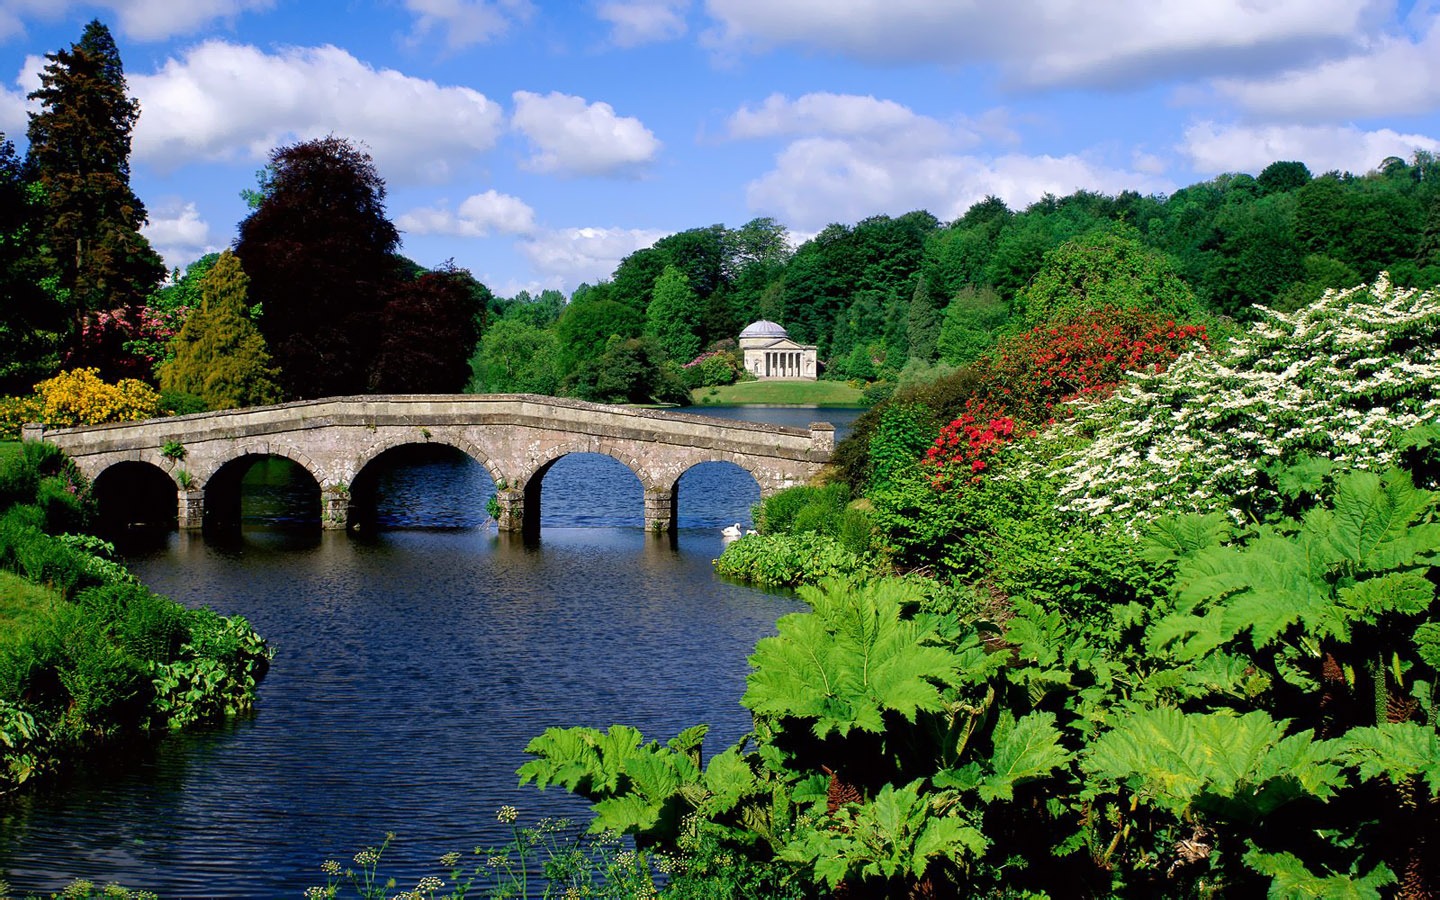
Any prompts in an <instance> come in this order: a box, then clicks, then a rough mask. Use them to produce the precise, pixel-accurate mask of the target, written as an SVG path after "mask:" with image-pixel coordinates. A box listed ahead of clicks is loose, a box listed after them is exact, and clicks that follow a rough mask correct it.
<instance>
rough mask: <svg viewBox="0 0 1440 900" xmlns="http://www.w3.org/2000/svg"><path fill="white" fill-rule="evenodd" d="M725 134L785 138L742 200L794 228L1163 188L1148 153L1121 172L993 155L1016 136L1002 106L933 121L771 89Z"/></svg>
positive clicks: (844, 98) (1057, 159) (864, 103)
mask: <svg viewBox="0 0 1440 900" xmlns="http://www.w3.org/2000/svg"><path fill="white" fill-rule="evenodd" d="M728 131H729V134H730V135H731V136H732V137H735V138H768V137H783V138H787V139H790V141H789V143H788V144H786V145H785V146H784V147H783V148H782V149H781V151H780V152H779V154H778V155H777V156H776V159H775V165H774V167H773V168H772V169H771V170H770V171H769V172H767V173H765V174H764V175H762V176H761V177H759V178H757V179H755V180H754V181H752V182H750V184H749V185H748V187H747V189H746V196H747V200H748V203H749V206H750V208H751V209H752V210H755V211H756V212H759V213H762V214H766V215H773V216H776V217H777V218H780V219H782V220H784V221H785V222H786V223H787V224H789V225H790V227H791V228H792V229H796V230H799V231H804V230H807V229H819V228H822V227H823V226H824V225H826V224H827V223H829V222H836V221H856V220H858V219H862V218H865V217H866V216H869V215H873V214H875V213H877V212H886V213H903V212H907V211H909V210H912V209H917V208H922V207H923V208H926V209H929V210H930V211H931V212H933V213H935V214H936V215H938V216H940V217H941V218H955V217H957V216H959V215H960V214H961V213H963V212H964V211H965V210H966V209H967V208H968V207H969V206H970V205H971V204H973V203H974V202H975V201H977V200H980V199H982V198H983V197H985V196H986V195H987V194H995V195H997V196H999V197H1001V198H1003V199H1004V200H1006V201H1007V202H1008V203H1010V204H1011V205H1012V206H1023V205H1025V204H1028V203H1030V202H1033V201H1034V200H1037V199H1039V198H1040V196H1041V195H1043V194H1045V193H1047V192H1049V193H1055V194H1068V193H1071V192H1072V191H1074V190H1076V189H1077V188H1087V189H1090V190H1107V191H1119V190H1123V189H1126V188H1144V189H1147V190H1160V189H1165V188H1168V187H1169V184H1168V182H1166V181H1164V180H1163V179H1162V178H1161V177H1160V176H1161V174H1162V171H1161V170H1162V166H1161V164H1160V161H1159V160H1157V159H1155V158H1153V157H1136V158H1134V159H1132V161H1131V164H1130V166H1129V168H1128V169H1127V168H1117V167H1114V166H1107V165H1104V164H1102V163H1098V162H1095V161H1093V160H1089V159H1086V158H1084V157H1081V156H1077V155H1066V156H1025V155H1022V154H1019V153H1015V152H997V151H996V148H997V147H1005V146H1010V145H1013V144H1015V143H1016V142H1017V141H1018V136H1017V135H1016V134H1015V133H1014V131H1013V130H1012V129H1011V127H1010V124H1009V118H1008V116H1007V114H1006V113H1005V111H1004V110H992V111H991V112H988V113H986V114H984V115H982V116H979V117H976V118H957V119H955V120H953V121H951V122H941V121H939V120H937V119H934V118H931V117H928V116H922V115H919V114H917V113H915V112H914V111H913V110H911V109H909V108H908V107H906V106H903V105H901V104H899V103H895V102H893V101H890V100H882V99H877V98H875V97H869V96H864V97H862V96H856V95H847V94H829V93H816V94H806V95H804V96H801V97H799V98H796V99H794V100H791V99H789V98H787V97H784V96H782V95H778V94H777V95H772V96H771V97H769V98H768V99H766V100H765V102H764V103H763V104H761V105H760V106H758V107H750V106H745V107H742V108H741V109H740V110H739V111H738V112H736V113H735V114H734V115H732V116H731V117H730V119H729V120H728Z"/></svg>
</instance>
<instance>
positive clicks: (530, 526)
mask: <svg viewBox="0 0 1440 900" xmlns="http://www.w3.org/2000/svg"><path fill="white" fill-rule="evenodd" d="M576 453H592V454H595V455H597V456H608V457H610V458H611V459H613V460H615V461H616V462H618V463H620V465H622V466H624V467H625V468H626V469H627V470H628V471H629V472H630V474H632V475H634V476H635V480H636V481H638V482H639V483H640V492H641V496H642V497H644V498H646V499H645V514H646V519H645V521H646V523H647V525H648V523H649V512H650V509H649V497H650V496H651V494H652V492H653V488H652V484H653V479H652V478H651V477H650V473H649V472H648V471H646V469H645V467H644V465H643V464H642V463H641V462H640V461H639V460H638V459H636V458H635V457H634V456H632V455H631V454H629V453H626V452H625V451H624V450H623V449H621V448H619V447H617V446H615V445H614V444H612V443H610V442H609V441H605V440H599V441H597V440H593V439H576V440H569V441H561V442H560V443H558V444H553V445H551V446H550V447H547V448H545V449H544V450H543V451H542V452H540V453H538V454H536V455H534V456H532V457H531V458H530V459H529V460H528V461H527V462H528V463H529V465H528V466H527V467H526V470H525V471H524V473H523V474H522V475H521V476H520V477H519V480H517V482H516V483H515V484H513V485H510V486H509V488H510V489H509V490H508V491H507V490H503V489H502V490H500V491H498V492H497V494H496V497H497V499H498V500H499V502H500V506H501V509H502V523H501V524H502V525H503V524H505V523H504V521H503V519H504V518H506V517H507V516H508V517H512V520H513V518H514V517H518V519H519V520H520V522H521V523H522V526H523V527H522V529H521V530H523V531H524V532H525V534H527V535H529V536H531V537H533V536H536V535H538V534H539V533H540V516H541V495H542V492H543V489H544V483H545V474H546V473H547V472H549V471H550V470H551V469H552V468H554V467H555V464H556V463H558V462H559V461H560V460H562V459H564V458H565V457H567V456H573V455H574V454H576ZM497 484H499V482H497Z"/></svg>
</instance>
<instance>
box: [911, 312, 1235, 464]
mask: <svg viewBox="0 0 1440 900" xmlns="http://www.w3.org/2000/svg"><path fill="white" fill-rule="evenodd" d="M1206 339H1207V338H1206V334H1205V326H1204V325H1181V324H1177V323H1176V322H1175V320H1174V319H1172V318H1170V317H1169V316H1167V315H1165V314H1163V313H1156V312H1150V311H1146V310H1135V309H1128V310H1127V309H1117V308H1114V307H1105V308H1101V309H1097V310H1087V311H1083V312H1080V313H1077V314H1076V315H1075V316H1074V317H1072V318H1070V319H1069V320H1068V321H1066V322H1063V323H1055V324H1050V325H1041V326H1037V327H1035V328H1032V329H1031V330H1029V331H1024V332H1021V333H1019V334H1015V335H1011V336H1010V337H1008V338H1005V339H1003V340H1001V341H1000V343H999V344H997V345H996V346H995V349H993V350H992V351H990V353H989V354H988V355H986V356H985V357H983V358H982V359H981V360H980V361H979V362H977V363H976V365H975V370H976V372H977V373H978V376H979V384H978V385H977V386H976V389H975V393H974V394H973V395H972V396H971V397H970V399H969V400H967V401H966V403H965V412H964V414H962V415H961V416H960V418H958V419H955V420H954V421H953V422H951V423H950V424H949V425H946V426H945V427H944V429H942V430H941V432H940V437H939V438H937V439H936V441H935V444H934V445H933V446H932V447H931V448H930V450H929V451H928V452H927V453H926V457H925V462H926V464H927V465H928V466H931V467H932V468H933V472H932V474H931V482H932V483H933V484H934V485H936V486H937V487H945V486H948V485H950V484H953V483H955V482H957V481H959V480H961V479H967V480H970V481H975V480H977V479H978V478H979V477H980V474H979V473H980V472H982V471H983V470H984V469H985V468H986V467H987V466H988V465H989V462H988V460H989V458H990V457H992V456H994V455H995V454H996V453H998V452H999V451H1000V450H1001V448H1003V447H1004V446H1005V445H1006V444H1008V443H1010V442H1011V441H1013V440H1014V439H1015V437H1016V436H1017V432H1024V431H1029V432H1031V433H1032V434H1033V433H1034V429H1037V428H1042V427H1044V426H1046V425H1048V424H1050V423H1052V422H1054V421H1055V420H1056V419H1057V418H1060V417H1062V416H1064V415H1067V414H1068V412H1067V407H1066V406H1065V404H1066V403H1067V402H1069V401H1072V400H1079V399H1085V400H1096V401H1098V400H1103V399H1105V398H1106V397H1108V396H1110V394H1111V392H1112V391H1114V390H1115V388H1116V387H1117V386H1118V385H1119V384H1120V382H1121V381H1122V380H1123V379H1124V377H1125V373H1126V372H1136V371H1143V372H1161V371H1164V369H1165V368H1166V367H1167V366H1168V365H1169V364H1170V363H1171V362H1173V361H1174V360H1175V358H1176V357H1177V356H1179V355H1180V352H1181V351H1182V350H1184V349H1185V348H1186V347H1188V346H1189V345H1190V344H1191V343H1193V342H1195V341H1197V340H1198V341H1205V340H1206Z"/></svg>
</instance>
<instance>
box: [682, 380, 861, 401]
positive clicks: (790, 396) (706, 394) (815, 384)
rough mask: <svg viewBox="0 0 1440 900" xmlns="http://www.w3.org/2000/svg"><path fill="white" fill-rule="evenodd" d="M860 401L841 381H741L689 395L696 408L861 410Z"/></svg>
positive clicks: (849, 387)
mask: <svg viewBox="0 0 1440 900" xmlns="http://www.w3.org/2000/svg"><path fill="white" fill-rule="evenodd" d="M860 397H861V393H860V391H859V389H858V388H855V387H852V386H850V385H849V384H847V383H845V382H843V381H744V382H741V383H739V384H728V385H721V386H718V387H707V388H696V389H695V390H693V391H691V392H690V398H691V402H692V403H694V404H695V405H696V406H737V405H741V404H746V403H753V404H758V405H762V406H862V405H864V404H862V403H861V400H860Z"/></svg>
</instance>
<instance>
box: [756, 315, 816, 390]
mask: <svg viewBox="0 0 1440 900" xmlns="http://www.w3.org/2000/svg"><path fill="white" fill-rule="evenodd" d="M740 350H741V352H743V353H744V354H745V371H747V372H749V373H750V374H751V375H754V376H755V377H756V378H758V379H760V380H761V381H766V380H778V379H784V380H788V381H814V380H815V379H816V377H817V374H818V369H817V365H816V361H815V345H814V344H797V343H795V342H794V341H792V340H790V335H789V334H787V333H786V331H785V329H784V328H781V327H780V326H779V325H776V324H775V323H774V322H768V321H766V320H764V319H761V320H760V321H758V322H751V323H750V324H749V325H748V326H746V328H745V330H744V331H742V332H740Z"/></svg>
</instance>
